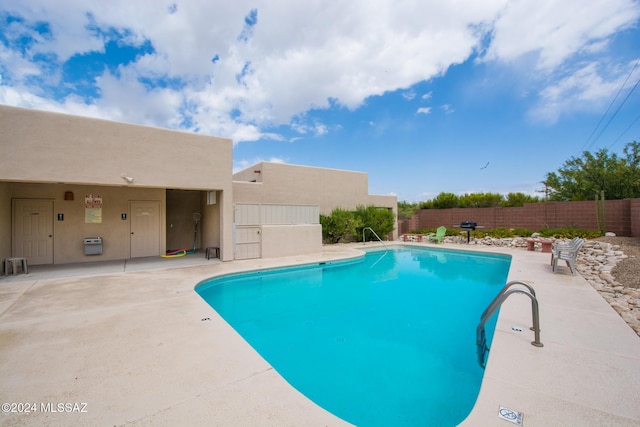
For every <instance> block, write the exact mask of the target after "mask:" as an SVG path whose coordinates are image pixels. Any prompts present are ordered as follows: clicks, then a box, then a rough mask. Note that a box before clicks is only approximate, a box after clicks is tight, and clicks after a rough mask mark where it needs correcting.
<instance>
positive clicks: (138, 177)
mask: <svg viewBox="0 0 640 427" xmlns="http://www.w3.org/2000/svg"><path fill="white" fill-rule="evenodd" d="M232 151H233V142H232V141H231V140H230V139H228V138H219V137H212V136H205V135H199V134H193V133H187V132H179V131H174V130H167V129H158V128H153V127H148V126H140V125H132V124H125V123H119V122H113V121H107V120H99V119H92V118H85V117H78V116H72V115H66V114H59V113H51V112H44V111H37V110H30V109H22V108H16V107H8V106H0V259H4V258H7V257H26V258H27V260H28V263H29V264H30V265H32V264H65V263H79V262H88V261H99V260H105V261H106V260H116V259H129V258H136V257H148V256H160V255H163V254H165V253H166V251H167V250H171V249H180V248H186V249H196V250H202V249H204V248H206V247H217V248H219V249H220V251H219V252H220V259H221V260H223V261H231V260H234V259H241V258H255V257H273V256H283V255H290V254H294V253H311V252H314V251H320V250H321V245H322V236H321V228H320V225H319V214H320V213H330V212H331V210H332V209H333V208H335V207H343V208H354V207H355V206H356V205H358V204H363V205H369V204H373V205H375V206H379V207H385V208H388V209H392V210H393V211H394V213H396V212H397V200H396V197H395V196H374V195H369V194H368V178H367V174H366V173H361V172H350V171H340V170H333V169H324V168H313V167H305V166H295V165H285V164H276V163H260V164H258V165H255V166H252V167H250V168H248V169H246V170H244V171H241V172H239V173H237V174H235V175H234V174H232ZM394 233H395V234H394V236H393V237H397V231H394ZM98 237H99V238H100V242H101V247H100V250H99V251H96V250H94V246H89V245H88V243H87V242H89V241H87V240H85V239H87V238H98ZM90 242H92V245H96V243H95V242H98V240H91V241H90Z"/></svg>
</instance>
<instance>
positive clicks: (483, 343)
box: [476, 281, 544, 368]
mask: <svg viewBox="0 0 640 427" xmlns="http://www.w3.org/2000/svg"><path fill="white" fill-rule="evenodd" d="M516 284H519V285H524V286H526V287H527V288H528V289H527V290H524V289H508V288H509V287H511V286H513V285H516ZM513 294H523V295H526V296H528V297H529V299H531V316H532V321H533V326H531V328H530V329H531V330H532V331H533V334H534V341H532V342H531V345H533V346H535V347H544V344H542V342H541V341H540V313H539V307H538V299H537V298H536V296H535V291H534V290H533V287H531V285H529V284H527V283H524V282H520V281H513V282H509V283H507V285H505V287H504V288H503V289H502V290H501V291H500V293H498V295H497V296H496V297H495V298H494V300H493V301H492V302H491V304H489V306H488V307H487V309H486V310H485V311H484V312H483V313H482V316H480V323H478V327H477V328H476V347H477V352H478V363H479V364H480V366H482V367H483V368H484V367H485V355H486V353H487V351H488V350H489V348H488V347H487V339H486V333H485V330H484V325H485V323H486V322H487V321H488V320H489V319H490V318H491V316H492V315H493V314H494V313H495V311H496V310H497V309H498V308H499V307H500V306H501V305H502V303H503V302H504V301H505V300H506V299H507V298H508V297H509V296H510V295H513Z"/></svg>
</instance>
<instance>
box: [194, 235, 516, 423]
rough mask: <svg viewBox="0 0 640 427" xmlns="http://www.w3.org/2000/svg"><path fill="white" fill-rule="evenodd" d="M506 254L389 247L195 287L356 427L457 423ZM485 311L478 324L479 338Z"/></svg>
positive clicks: (282, 369)
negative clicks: (477, 342) (352, 257)
mask: <svg viewBox="0 0 640 427" xmlns="http://www.w3.org/2000/svg"><path fill="white" fill-rule="evenodd" d="M510 262H511V258H510V257H509V256H506V255H493V254H477V253H471V252H464V251H450V250H441V249H427V248H415V247H399V248H394V249H393V250H390V251H388V252H385V251H372V252H368V253H366V254H365V256H364V257H363V258H361V259H358V260H356V261H349V262H337V263H330V264H323V265H322V264H316V265H314V266H303V267H296V268H283V269H276V270H267V271H258V272H253V273H245V274H238V275H230V276H226V277H221V278H213V279H209V280H206V281H204V282H202V283H201V284H199V285H198V286H197V287H196V291H197V292H198V293H199V294H200V296H201V297H202V298H204V300H205V301H207V303H209V305H211V306H212V307H213V308H214V309H215V310H216V311H217V312H218V313H219V314H220V315H221V316H222V317H223V318H224V319H225V320H226V321H227V322H228V323H229V324H230V325H231V326H232V327H233V328H234V329H235V330H236V331H237V332H239V333H240V334H241V335H242V337H243V338H244V339H245V340H246V341H247V342H248V343H249V344H250V345H251V346H253V348H255V349H256V350H257V351H258V352H259V353H260V355H262V357H264V358H265V359H266V360H267V361H268V362H269V363H270V364H271V366H273V368H274V369H276V370H277V371H278V372H279V373H280V374H281V375H282V376H283V377H284V378H285V379H286V380H287V381H288V382H289V383H290V384H291V385H292V386H293V387H295V388H296V389H297V390H298V391H300V392H301V393H303V394H305V395H306V396H307V397H308V398H310V399H311V400H313V401H314V402H315V403H317V404H318V405H320V406H322V407H323V408H325V409H326V410H328V411H330V412H332V413H333V414H335V415H336V416H338V417H340V418H342V419H344V420H346V421H349V422H351V423H353V424H356V425H359V426H368V425H369V426H374V425H384V426H388V425H400V424H402V425H439V426H446V425H452V426H453V425H456V424H458V423H459V422H461V421H462V420H463V419H464V418H465V417H466V416H467V415H468V413H469V412H470V411H471V408H472V407H473V404H474V403H475V400H476V398H477V395H478V392H479V389H480V384H481V381H482V375H483V369H482V368H481V367H480V366H479V365H478V363H477V358H476V347H475V328H476V326H477V323H478V321H479V317H480V314H481V313H482V311H483V310H484V309H485V308H486V306H487V305H488V304H489V303H490V302H491V300H492V299H493V297H494V296H495V295H496V294H497V293H498V292H499V290H500V289H501V288H502V286H504V284H505V282H506V278H507V273H508V270H509V265H510ZM494 327H495V316H494V319H493V321H492V323H491V324H489V325H487V328H486V329H487V332H488V335H489V337H488V338H489V340H490V339H491V337H492V335H493V329H494Z"/></svg>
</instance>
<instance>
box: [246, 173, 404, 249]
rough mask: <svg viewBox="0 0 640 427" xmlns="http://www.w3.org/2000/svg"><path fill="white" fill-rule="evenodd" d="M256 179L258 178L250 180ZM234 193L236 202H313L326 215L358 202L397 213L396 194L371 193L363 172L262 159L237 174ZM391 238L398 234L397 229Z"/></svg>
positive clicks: (366, 176) (356, 204) (353, 206)
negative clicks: (261, 161)
mask: <svg viewBox="0 0 640 427" xmlns="http://www.w3.org/2000/svg"><path fill="white" fill-rule="evenodd" d="M255 171H260V173H256V172H255ZM254 179H256V180H257V182H250V181H252V180H254ZM233 193H234V194H233V199H234V202H235V203H277V204H312V205H318V206H319V207H320V213H321V214H323V215H328V214H330V213H331V211H332V210H333V209H335V208H338V207H339V208H343V209H355V208H356V207H357V206H358V205H363V206H368V205H374V206H377V207H386V208H389V209H391V210H393V213H394V214H395V215H396V217H397V213H398V201H397V197H396V196H385V195H371V194H369V179H368V175H367V174H366V173H364V172H353V171H344V170H338V169H328V168H317V167H309V166H298V165H288V164H281V163H269V162H263V163H259V164H258V165H255V166H251V167H249V168H247V169H245V170H243V171H241V172H238V173H236V174H234V182H233ZM392 238H393V239H395V238H397V230H396V231H394V234H393V236H392Z"/></svg>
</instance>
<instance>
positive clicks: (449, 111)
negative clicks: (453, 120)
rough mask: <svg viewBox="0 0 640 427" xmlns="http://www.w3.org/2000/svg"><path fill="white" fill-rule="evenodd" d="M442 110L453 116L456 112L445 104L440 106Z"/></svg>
mask: <svg viewBox="0 0 640 427" xmlns="http://www.w3.org/2000/svg"><path fill="white" fill-rule="evenodd" d="M440 109H441V110H442V111H444V112H445V113H447V114H451V113H453V112H454V111H455V110H454V109H453V107H452V106H451V105H450V104H443V105H441V106H440Z"/></svg>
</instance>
